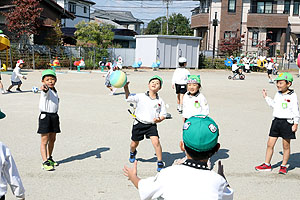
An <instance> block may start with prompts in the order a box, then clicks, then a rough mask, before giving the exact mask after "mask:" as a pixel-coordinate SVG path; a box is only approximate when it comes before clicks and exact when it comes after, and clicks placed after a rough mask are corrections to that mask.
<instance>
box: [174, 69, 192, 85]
mask: <svg viewBox="0 0 300 200" xmlns="http://www.w3.org/2000/svg"><path fill="white" fill-rule="evenodd" d="M188 75H190V72H189V70H187V69H186V68H181V67H180V68H177V69H176V70H175V71H174V74H173V77H172V85H174V84H180V85H185V84H186V83H187V77H188Z"/></svg>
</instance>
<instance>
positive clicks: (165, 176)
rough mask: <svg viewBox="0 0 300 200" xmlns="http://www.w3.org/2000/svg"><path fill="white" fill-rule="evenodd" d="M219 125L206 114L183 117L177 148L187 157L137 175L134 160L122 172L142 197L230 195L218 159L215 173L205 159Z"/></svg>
mask: <svg viewBox="0 0 300 200" xmlns="http://www.w3.org/2000/svg"><path fill="white" fill-rule="evenodd" d="M218 136H219V128H218V126H217V124H216V123H215V122H214V120H212V119H211V118H210V117H208V116H203V115H197V116H193V117H191V118H189V119H187V120H186V122H185V124H184V126H183V141H181V142H180V148H181V150H182V151H184V152H185V154H186V156H187V158H188V159H187V160H186V161H185V162H184V163H183V164H181V165H173V166H170V167H167V168H165V169H163V170H162V171H161V172H160V173H159V174H157V175H156V176H155V177H149V178H146V179H140V178H139V177H138V176H137V162H135V163H134V166H133V168H129V167H127V166H124V169H123V171H124V174H125V176H127V177H128V178H129V180H131V182H132V183H133V184H134V186H135V187H136V188H137V189H138V190H139V195H140V198H141V199H142V200H144V199H174V200H176V199H205V200H215V199H223V200H225V199H226V200H229V199H233V190H232V189H231V188H230V187H229V184H228V183H227V181H226V179H225V176H224V171H223V166H222V164H221V162H220V161H219V169H218V173H216V172H214V171H211V170H210V169H209V168H208V167H207V160H208V159H209V158H210V157H211V156H212V155H213V154H214V153H216V152H217V151H218V150H219V148H220V144H219V143H218Z"/></svg>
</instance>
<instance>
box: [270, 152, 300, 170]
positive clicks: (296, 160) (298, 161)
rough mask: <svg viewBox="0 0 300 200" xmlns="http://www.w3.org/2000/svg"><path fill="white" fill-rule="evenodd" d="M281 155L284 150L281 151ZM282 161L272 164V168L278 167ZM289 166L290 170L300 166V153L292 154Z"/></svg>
mask: <svg viewBox="0 0 300 200" xmlns="http://www.w3.org/2000/svg"><path fill="white" fill-rule="evenodd" d="M279 154H280V155H283V152H282V151H280V152H279ZM281 163H282V161H279V162H277V163H276V164H274V165H272V168H277V167H279V166H280V165H281ZM288 164H289V167H288V170H289V171H290V170H293V169H295V168H300V153H292V154H291V155H290V159H289V161H288Z"/></svg>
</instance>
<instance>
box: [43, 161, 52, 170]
mask: <svg viewBox="0 0 300 200" xmlns="http://www.w3.org/2000/svg"><path fill="white" fill-rule="evenodd" d="M42 169H44V170H46V171H53V170H54V167H53V166H52V165H51V164H50V162H49V161H48V160H47V161H45V162H43V163H42Z"/></svg>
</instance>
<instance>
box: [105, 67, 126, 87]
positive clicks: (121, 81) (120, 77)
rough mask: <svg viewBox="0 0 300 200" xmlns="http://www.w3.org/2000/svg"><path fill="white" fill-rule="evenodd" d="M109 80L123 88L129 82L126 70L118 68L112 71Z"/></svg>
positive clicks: (113, 84) (115, 85)
mask: <svg viewBox="0 0 300 200" xmlns="http://www.w3.org/2000/svg"><path fill="white" fill-rule="evenodd" d="M109 82H110V84H111V85H112V86H114V87H115V88H121V87H124V85H125V84H126V83H127V76H126V74H125V73H124V72H122V71H119V70H117V71H114V72H112V73H111V75H110V77H109Z"/></svg>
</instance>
